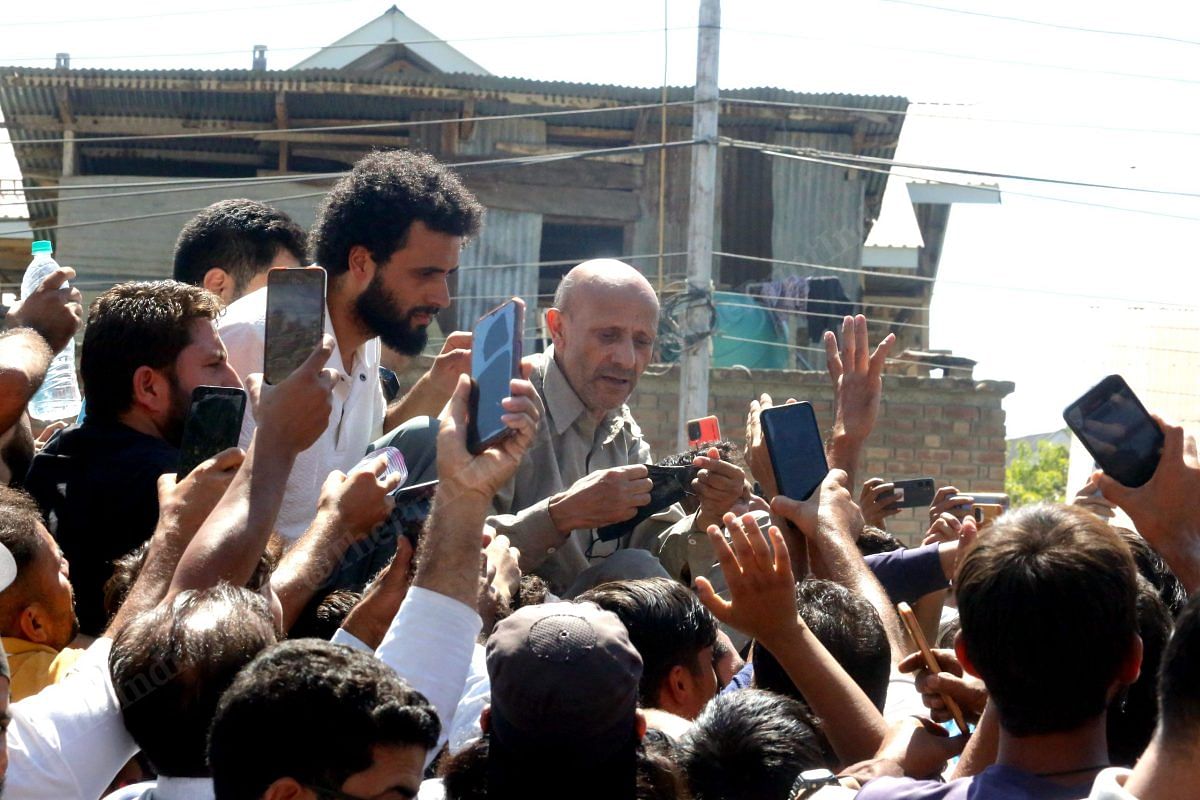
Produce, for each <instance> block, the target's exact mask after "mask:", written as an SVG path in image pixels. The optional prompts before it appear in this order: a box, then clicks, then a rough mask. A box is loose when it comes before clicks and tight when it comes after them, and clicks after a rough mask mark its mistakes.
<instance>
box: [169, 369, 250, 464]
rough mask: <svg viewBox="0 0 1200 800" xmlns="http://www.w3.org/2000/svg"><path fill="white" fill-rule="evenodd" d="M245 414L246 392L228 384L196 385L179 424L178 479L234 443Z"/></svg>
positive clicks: (240, 431)
mask: <svg viewBox="0 0 1200 800" xmlns="http://www.w3.org/2000/svg"><path fill="white" fill-rule="evenodd" d="M245 414H246V392H245V391H243V390H242V389H238V388H236V387H228V386H197V387H196V389H195V391H193V392H192V405H191V407H190V408H189V409H188V415H187V420H186V421H185V422H184V423H183V438H182V440H181V442H180V446H179V471H178V478H179V480H183V478H184V477H185V476H187V475H188V474H190V473H191V472H192V470H194V469H195V468H196V467H198V466H200V464H202V463H203V462H205V461H207V460H208V459H210V458H212V457H213V456H215V455H216V454H217V453H220V452H222V451H224V450H228V449H229V448H231V447H237V446H238V438H239V437H240V436H241V433H242V417H243V416H245Z"/></svg>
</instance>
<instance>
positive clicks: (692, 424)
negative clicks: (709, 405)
mask: <svg viewBox="0 0 1200 800" xmlns="http://www.w3.org/2000/svg"><path fill="white" fill-rule="evenodd" d="M687 434H688V447H699V446H700V445H701V444H704V443H705V442H719V441H721V425H720V424H719V423H718V422H717V418H716V416H715V415H712V416H707V417H701V418H700V419H691V420H688V424H687ZM693 434H694V435H693Z"/></svg>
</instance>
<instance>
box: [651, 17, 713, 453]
mask: <svg viewBox="0 0 1200 800" xmlns="http://www.w3.org/2000/svg"><path fill="white" fill-rule="evenodd" d="M720 52H721V0H700V35H699V42H698V46H697V48H696V89H695V95H694V99H695V101H696V105H695V106H694V107H693V110H692V138H693V139H695V140H697V141H698V142H699V144H694V145H692V188H691V197H690V205H689V216H688V238H687V244H688V247H687V249H688V257H687V265H688V277H687V285H688V290H689V291H690V292H692V293H696V292H703V293H705V294H707V293H708V292H709V291H711V289H712V261H713V217H714V216H715V213H716V188H717V119H718V116H719V113H720V98H719V92H718V89H717V63H718V57H719V55H720ZM661 157H662V158H666V153H665V152H664V153H662V155H661ZM710 322H711V320H710V319H709V312H708V308H707V306H706V305H705V304H697V303H693V304H691V305H690V307H689V310H688V312H687V316H686V317H685V319H684V324H683V330H684V333H685V334H688V335H690V334H694V333H702V332H703V331H705V330H707V328H708V325H709V324H710ZM708 348H709V342H708V339H707V338H705V339H701V340H700V341H699V342H696V343H695V344H694V345H692V346H691V347H687V348H685V349H684V350H683V352H682V353H681V354H680V359H679V362H680V363H679V429H678V431H677V433H676V435H677V437H678V448H679V450H684V449H685V448H686V447H687V430H686V423H687V421H688V420H689V419H695V418H697V417H704V416H707V415H708V368H709V356H708Z"/></svg>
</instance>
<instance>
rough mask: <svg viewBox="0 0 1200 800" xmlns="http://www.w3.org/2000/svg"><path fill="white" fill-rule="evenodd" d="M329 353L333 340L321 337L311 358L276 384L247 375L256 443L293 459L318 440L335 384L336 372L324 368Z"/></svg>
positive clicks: (328, 336)
mask: <svg viewBox="0 0 1200 800" xmlns="http://www.w3.org/2000/svg"><path fill="white" fill-rule="evenodd" d="M331 353H333V337H332V336H330V335H329V334H325V335H324V336H323V337H321V343H320V344H319V345H317V349H316V350H314V351H313V352H312V355H310V356H309V357H308V359H307V360H305V362H304V363H303V364H301V365H300V366H299V367H297V368H296V371H295V372H293V373H292V374H291V375H289V376H287V378H286V379H285V380H283V381H281V382H280V383H279V384H277V385H275V386H271V385H268V384H266V383H264V382H263V380H262V375H259V374H254V375H250V376H248V378H247V381H246V384H247V386H246V388H247V391H248V392H249V395H250V403H251V407H252V408H253V409H254V418H255V420H256V421H257V423H258V427H257V430H256V431H255V438H256V439H257V440H258V441H260V442H263V443H264V444H266V445H267V446H268V447H270V448H273V449H277V450H278V451H279V452H281V453H285V454H289V455H292V456H295V455H298V454H300V453H302V452H304V451H305V450H307V449H308V448H309V447H312V445H313V444H314V443H315V442H316V441H317V439H319V438H321V434H322V433H324V432H325V429H326V428H327V427H328V426H329V414H330V412H331V411H332V410H333V387H334V385H335V384H336V383H337V381H338V374H337V371H336V370H333V369H325V363H326V362H327V361H329V356H330V354H331Z"/></svg>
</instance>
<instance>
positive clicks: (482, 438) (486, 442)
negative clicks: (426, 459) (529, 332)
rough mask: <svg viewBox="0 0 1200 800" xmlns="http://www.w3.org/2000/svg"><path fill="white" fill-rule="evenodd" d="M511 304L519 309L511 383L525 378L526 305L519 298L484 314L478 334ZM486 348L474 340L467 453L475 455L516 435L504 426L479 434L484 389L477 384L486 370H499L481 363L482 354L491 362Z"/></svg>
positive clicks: (514, 327) (515, 318)
mask: <svg viewBox="0 0 1200 800" xmlns="http://www.w3.org/2000/svg"><path fill="white" fill-rule="evenodd" d="M510 304H512V305H513V306H514V309H515V310H514V313H513V322H512V330H511V333H510V336H511V348H510V352H511V354H512V358H511V359H510V360H509V361H508V363H507V375H508V377H509V378H510V379H511V378H517V377H520V375H521V351H522V347H523V345H522V333H523V332H524V328H525V305H524V303H522V302H521V301H520V299H519V298H516V297H514V298H513V299H512V300H509V301H508V302H507V303H502V304H500V305H499V306H497V307H496V308H493V309H492V310H491V311H489V312H488V313H486V314H484V315H483V316H482V317H480V318H479V322H477V323H475V331H476V332H478V331H479V329H480V326H481V325H482V324H483V323H484V322H485V321H486V320H487V319H488V318H489V317H493V316H496V315H498V314H500V313H502V312H504V311H505V309H506V308H507V307H508V306H509V305H510ZM488 332H489V334H490V333H491V331H490V330H489V331H488ZM486 345H487V342H483V341H480V337H479V336H473V337H472V341H471V398H470V413H471V422H470V424H469V425H468V426H467V450H468V451H470V452H471V453H472V454H474V455H479V454H480V453H482V452H483V451H484V450H486V449H488V448H489V447H491V446H492V445H494V444H496V443H497V442H499V441H501V440H503V439H505V438H507V437H508V436H510V435H512V433H513V431H512V429H511V428H508V427H503V426H501V427H500V428H498V429H496V430H493V431H487V432H481V431H480V430H479V418H480V413H479V412H480V408H479V402H480V389H479V383H478V381H477V380H476V378H475V376H476V375H479V374H482V372H483V371H484V370H488V369H494V368H497V366H498V365H497V364H495V363H494V360H485V361H482V362H477V354H480V353H481V354H482V355H480V356H478V357H479V358H482V359H487V358H488V354H487V352H486V350H485V349H484V348H485V347H486ZM501 357H502V354H501V353H497V354H496V355H495V358H501ZM480 365H481V366H480ZM505 386H506V387H507V382H506V383H505Z"/></svg>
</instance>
